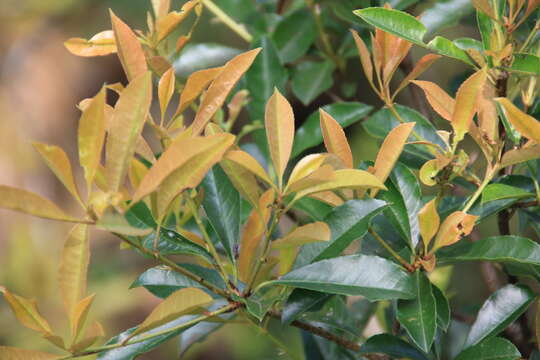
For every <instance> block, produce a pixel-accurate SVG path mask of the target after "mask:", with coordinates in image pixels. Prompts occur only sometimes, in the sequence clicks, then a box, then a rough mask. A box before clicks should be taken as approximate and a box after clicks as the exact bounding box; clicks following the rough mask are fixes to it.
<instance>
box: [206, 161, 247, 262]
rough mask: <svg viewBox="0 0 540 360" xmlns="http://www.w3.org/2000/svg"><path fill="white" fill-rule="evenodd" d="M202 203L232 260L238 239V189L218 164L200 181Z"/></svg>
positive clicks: (239, 201)
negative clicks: (202, 194) (202, 193)
mask: <svg viewBox="0 0 540 360" xmlns="http://www.w3.org/2000/svg"><path fill="white" fill-rule="evenodd" d="M202 186H203V188H204V200H203V202H202V205H203V207H204V211H205V212H206V216H207V217H208V220H209V221H210V224H211V225H212V227H213V228H214V231H215V232H216V234H217V236H218V238H219V240H220V242H221V244H223V247H224V248H225V250H226V251H227V254H228V255H229V257H230V259H231V260H232V261H234V250H233V249H234V247H235V245H237V244H238V242H239V241H240V240H239V239H240V204H241V198H240V194H239V193H238V191H236V189H235V187H234V186H233V184H232V183H231V181H230V180H229V177H228V176H227V174H225V172H224V171H223V170H222V169H221V167H220V166H219V165H214V167H213V168H212V169H211V170H210V171H209V172H208V173H207V174H206V177H205V178H204V180H203V182H202Z"/></svg>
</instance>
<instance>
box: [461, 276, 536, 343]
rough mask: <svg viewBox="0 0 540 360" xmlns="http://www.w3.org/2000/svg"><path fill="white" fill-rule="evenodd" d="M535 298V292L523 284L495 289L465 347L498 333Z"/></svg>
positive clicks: (477, 319) (479, 315)
mask: <svg viewBox="0 0 540 360" xmlns="http://www.w3.org/2000/svg"><path fill="white" fill-rule="evenodd" d="M535 298H536V296H535V295H534V294H533V292H532V291H531V290H530V289H529V288H527V287H525V286H522V285H519V286H517V285H512V284H509V285H506V286H504V287H502V288H500V289H499V290H497V291H495V292H494V293H493V294H491V296H490V297H489V298H488V299H487V300H486V302H485V303H484V305H482V308H481V309H480V311H479V312H478V316H477V318H476V321H475V322H474V324H473V325H472V327H471V329H470V331H469V334H468V335H467V340H466V341H465V348H470V347H471V346H474V345H477V344H478V343H480V342H481V341H482V340H484V339H486V338H489V337H491V336H495V335H497V334H498V333H499V332H501V331H502V330H504V329H505V328H506V327H507V326H508V325H509V324H510V323H511V322H512V321H514V320H516V319H517V318H518V317H519V316H520V315H521V314H522V313H523V312H524V311H525V310H527V307H528V306H529V304H530V303H531V302H532V301H534V299H535Z"/></svg>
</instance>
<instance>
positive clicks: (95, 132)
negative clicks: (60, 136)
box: [77, 88, 107, 189]
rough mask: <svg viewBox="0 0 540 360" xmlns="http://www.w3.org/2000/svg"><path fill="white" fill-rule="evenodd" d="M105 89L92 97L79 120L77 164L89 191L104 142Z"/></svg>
mask: <svg viewBox="0 0 540 360" xmlns="http://www.w3.org/2000/svg"><path fill="white" fill-rule="evenodd" d="M105 96H106V93H105V89H104V88H102V89H101V90H100V92H99V93H98V94H97V95H96V97H94V98H93V99H92V100H91V101H90V103H89V104H88V106H86V107H85V108H84V110H83V113H82V115H81V119H80V120H79V129H78V136H77V139H78V145H79V162H80V163H81V166H82V168H83V169H84V177H85V179H86V185H87V188H88V189H90V188H91V185H92V183H93V182H94V178H95V176H96V171H97V168H98V165H99V162H100V159H101V152H102V150H103V143H104V141H105V128H106V126H107V125H106V117H105V105H106V104H105Z"/></svg>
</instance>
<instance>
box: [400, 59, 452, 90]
mask: <svg viewBox="0 0 540 360" xmlns="http://www.w3.org/2000/svg"><path fill="white" fill-rule="evenodd" d="M441 57H442V56H440V55H436V54H427V55H425V56H423V57H422V58H421V59H420V60H418V62H417V63H416V65H415V66H414V68H413V69H412V70H411V72H410V73H409V74H407V76H406V77H405V78H404V79H403V80H402V81H401V83H400V84H399V86H398V88H397V90H396V91H395V92H394V95H393V96H392V97H395V96H396V95H397V94H398V93H399V92H400V91H401V90H403V88H405V86H407V85H408V84H409V82H411V81H412V80H414V79H416V78H417V77H419V76H420V75H422V74H423V73H424V71H426V70H427V69H429V67H430V66H431V65H432V64H433V63H434V62H435V61H437V60H439V59H440V58H441Z"/></svg>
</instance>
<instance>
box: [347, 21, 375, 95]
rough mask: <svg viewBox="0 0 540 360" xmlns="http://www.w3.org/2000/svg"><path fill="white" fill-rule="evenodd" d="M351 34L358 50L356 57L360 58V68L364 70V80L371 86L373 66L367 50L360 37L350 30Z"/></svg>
mask: <svg viewBox="0 0 540 360" xmlns="http://www.w3.org/2000/svg"><path fill="white" fill-rule="evenodd" d="M351 34H352V36H353V38H354V42H355V43H356V48H357V49H358V55H359V57H360V62H361V63H362V68H363V69H364V74H365V75H366V79H367V80H368V81H369V82H370V84H371V85H372V86H373V64H372V63H371V55H370V54H369V50H368V48H367V46H366V44H365V43H364V40H362V38H361V37H360V35H358V33H357V32H356V31H355V30H352V29H351Z"/></svg>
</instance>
